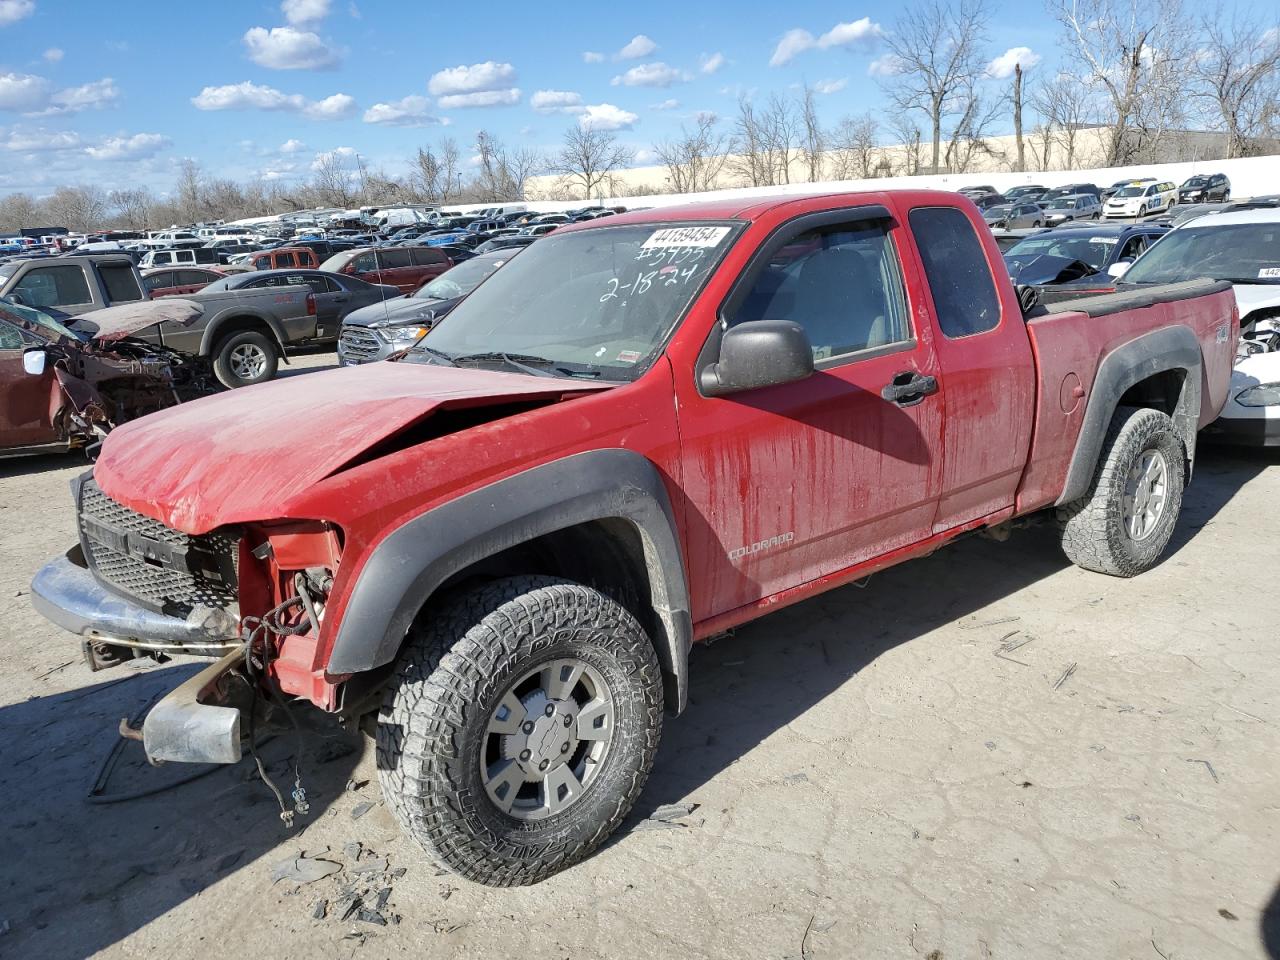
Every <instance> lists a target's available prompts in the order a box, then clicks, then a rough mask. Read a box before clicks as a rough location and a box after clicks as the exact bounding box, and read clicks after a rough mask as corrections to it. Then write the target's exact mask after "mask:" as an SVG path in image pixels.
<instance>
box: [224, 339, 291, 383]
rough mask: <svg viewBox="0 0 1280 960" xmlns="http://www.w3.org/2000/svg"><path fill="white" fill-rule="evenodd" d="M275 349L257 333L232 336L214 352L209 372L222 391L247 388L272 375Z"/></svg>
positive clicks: (274, 370)
mask: <svg viewBox="0 0 1280 960" xmlns="http://www.w3.org/2000/svg"><path fill="white" fill-rule="evenodd" d="M278 362H279V358H278V356H277V355H276V345H275V344H274V343H272V342H271V339H270V338H269V337H267V335H266V334H264V333H259V332H258V331H257V330H241V331H240V332H239V333H233V334H231V335H230V336H229V337H227V338H226V339H225V340H223V341H222V342H221V343H220V344H218V347H217V349H216V350H215V351H214V356H213V372H214V373H215V374H216V375H217V377H218V380H219V381H221V382H222V385H223V386H226V387H233V388H234V387H247V386H250V385H251V384H255V383H261V382H262V381H264V380H270V379H271V378H272V377H274V376H275V375H276V366H277V364H278Z"/></svg>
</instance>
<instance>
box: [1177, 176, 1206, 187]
mask: <svg viewBox="0 0 1280 960" xmlns="http://www.w3.org/2000/svg"><path fill="white" fill-rule="evenodd" d="M1208 182H1209V178H1208V177H1192V178H1191V179H1190V180H1188V181H1187V182H1186V183H1184V184H1183V186H1184V187H1203V186H1204V185H1205V184H1206V183H1208Z"/></svg>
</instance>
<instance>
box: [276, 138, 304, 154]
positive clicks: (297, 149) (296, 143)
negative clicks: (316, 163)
mask: <svg viewBox="0 0 1280 960" xmlns="http://www.w3.org/2000/svg"><path fill="white" fill-rule="evenodd" d="M305 149H307V145H306V144H305V143H303V142H302V141H301V140H297V139H294V138H292V137H291V138H290V139H288V140H286V141H285V142H284V143H282V144H280V147H279V152H280V153H301V152H302V151H303V150H305Z"/></svg>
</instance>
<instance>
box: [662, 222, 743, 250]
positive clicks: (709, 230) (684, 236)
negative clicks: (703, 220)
mask: <svg viewBox="0 0 1280 960" xmlns="http://www.w3.org/2000/svg"><path fill="white" fill-rule="evenodd" d="M728 233H729V228H728V227H667V228H665V229H663V230H655V231H654V232H653V235H652V236H650V237H649V239H648V240H646V241H645V242H644V243H643V244H642V245H641V247H640V249H641V250H652V249H653V248H654V247H714V246H718V245H719V243H720V241H721V240H723V239H724V238H725V236H726V235H727V234H728Z"/></svg>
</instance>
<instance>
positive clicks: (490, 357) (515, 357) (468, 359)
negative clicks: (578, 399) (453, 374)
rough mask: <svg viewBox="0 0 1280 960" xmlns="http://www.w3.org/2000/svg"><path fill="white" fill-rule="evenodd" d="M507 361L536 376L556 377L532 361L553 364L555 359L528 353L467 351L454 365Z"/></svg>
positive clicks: (507, 363)
mask: <svg viewBox="0 0 1280 960" xmlns="http://www.w3.org/2000/svg"><path fill="white" fill-rule="evenodd" d="M493 362H499V363H505V364H506V365H507V366H509V367H514V368H515V369H516V370H519V371H521V372H522V373H528V374H532V375H533V376H535V377H554V376H555V374H554V373H552V372H551V371H550V370H539V369H538V368H537V367H531V366H529V364H531V363H540V364H546V365H547V366H551V365H553V364H554V363H555V361H554V360H548V359H547V358H546V357H538V356H534V355H533V354H528V353H498V352H493V353H466V354H463V355H462V356H459V357H454V358H453V364H454V366H457V365H458V364H462V363H493Z"/></svg>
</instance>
